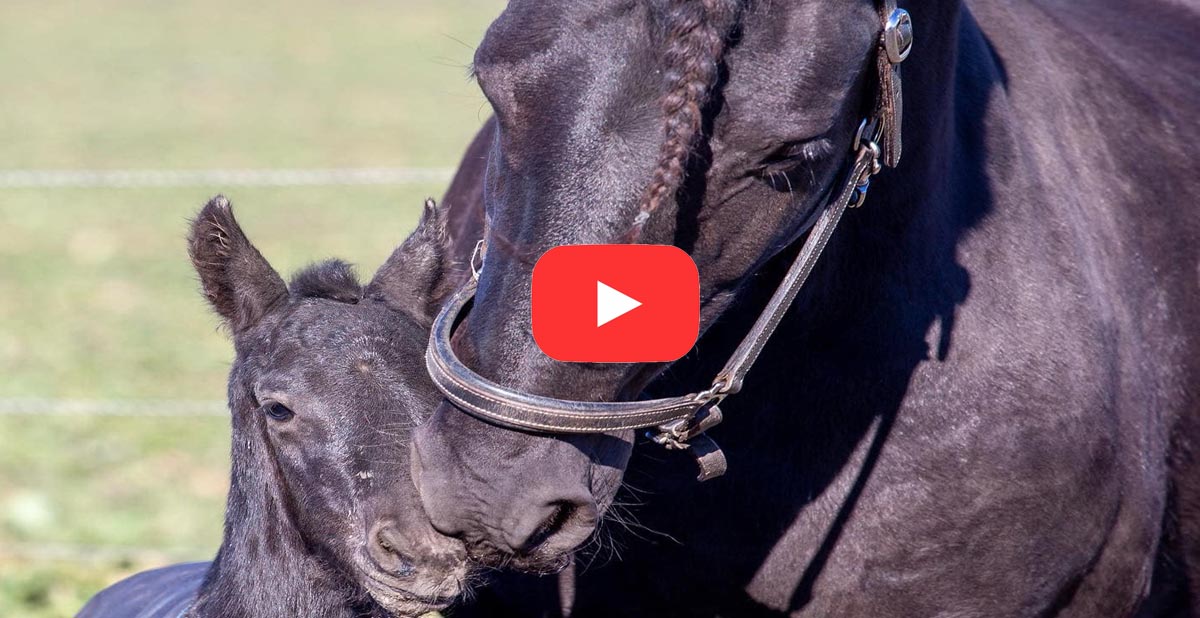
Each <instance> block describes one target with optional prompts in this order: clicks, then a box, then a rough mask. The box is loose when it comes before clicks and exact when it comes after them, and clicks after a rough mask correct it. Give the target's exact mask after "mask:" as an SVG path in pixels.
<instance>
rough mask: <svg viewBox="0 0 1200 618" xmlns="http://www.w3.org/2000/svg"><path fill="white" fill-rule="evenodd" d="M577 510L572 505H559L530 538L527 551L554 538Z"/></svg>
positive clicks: (526, 547)
mask: <svg viewBox="0 0 1200 618" xmlns="http://www.w3.org/2000/svg"><path fill="white" fill-rule="evenodd" d="M574 510H575V505H574V504H570V503H559V504H557V505H555V506H554V511H553V512H551V513H550V516H549V517H547V518H546V519H545V520H544V521H543V522H542V525H541V526H538V528H537V529H536V530H534V531H533V534H531V535H530V536H529V540H528V541H526V542H525V547H524V548H523V549H525V550H527V551H528V550H533V549H535V548H536V547H537V546H538V545H541V544H542V543H543V542H545V540H546V539H548V538H550V537H551V536H553V535H554V534H555V533H556V532H558V531H559V530H561V529H562V527H563V524H565V523H567V521H569V520H570V518H571V513H572V512H573V511H574Z"/></svg>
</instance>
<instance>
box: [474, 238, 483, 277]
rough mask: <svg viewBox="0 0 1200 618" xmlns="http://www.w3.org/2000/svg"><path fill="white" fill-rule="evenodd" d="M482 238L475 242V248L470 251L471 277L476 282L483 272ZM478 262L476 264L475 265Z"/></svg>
mask: <svg viewBox="0 0 1200 618" xmlns="http://www.w3.org/2000/svg"><path fill="white" fill-rule="evenodd" d="M483 246H484V245H483V239H482V238H481V239H479V242H477V243H475V250H474V251H472V252H471V278H472V279H474V280H475V281H476V282H478V281H479V275H480V274H482V273H483V255H484V251H483ZM476 264H478V266H476Z"/></svg>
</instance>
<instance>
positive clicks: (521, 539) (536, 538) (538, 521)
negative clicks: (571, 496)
mask: <svg viewBox="0 0 1200 618" xmlns="http://www.w3.org/2000/svg"><path fill="white" fill-rule="evenodd" d="M595 525H596V507H595V506H594V505H593V504H592V503H591V502H590V501H589V502H586V503H581V502H575V501H570V500H558V501H554V502H550V503H548V504H545V505H543V506H542V508H539V509H536V510H532V511H531V512H530V513H529V514H528V516H527V517H522V518H520V520H519V521H518V524H517V526H516V528H515V529H514V530H513V531H512V536H511V537H510V538H509V541H510V546H511V547H512V549H513V550H514V551H515V552H516V553H518V554H525V555H529V554H531V553H533V552H539V553H542V554H547V555H554V554H561V553H565V552H570V551H571V550H573V549H575V548H576V547H577V546H579V545H580V544H581V543H583V542H584V541H585V540H587V538H588V536H590V535H591V533H592V530H593V529H594V528H595Z"/></svg>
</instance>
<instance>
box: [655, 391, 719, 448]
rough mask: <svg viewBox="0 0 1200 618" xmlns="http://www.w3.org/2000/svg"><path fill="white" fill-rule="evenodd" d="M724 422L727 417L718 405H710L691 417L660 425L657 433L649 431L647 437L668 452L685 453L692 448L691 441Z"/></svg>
mask: <svg viewBox="0 0 1200 618" xmlns="http://www.w3.org/2000/svg"><path fill="white" fill-rule="evenodd" d="M723 420H725V415H724V414H722V413H721V408H720V407H718V406H717V405H716V403H710V404H707V405H704V406H702V407H701V408H700V409H699V410H696V413H695V414H694V415H693V416H691V417H688V418H681V419H679V420H677V421H671V422H670V423H667V424H665V425H659V426H658V427H657V429H656V431H657V433H656V432H655V431H649V432H647V433H646V437H648V438H650V439H651V440H653V441H654V443H655V444H658V445H660V446H662V447H664V448H666V449H667V450H672V451H683V450H687V449H688V448H689V447H690V446H691V445H690V444H688V442H689V441H690V440H693V439H694V438H696V436H699V435H700V434H703V433H704V432H706V431H708V430H709V429H712V428H713V427H716V426H717V425H720V424H721V421H723Z"/></svg>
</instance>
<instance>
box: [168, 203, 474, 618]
mask: <svg viewBox="0 0 1200 618" xmlns="http://www.w3.org/2000/svg"><path fill="white" fill-rule="evenodd" d="M439 216H440V215H439V214H437V213H434V212H433V211H432V210H431V209H427V211H426V215H425V217H424V219H423V220H422V222H421V226H420V227H419V228H418V230H417V231H416V232H415V233H414V234H413V235H412V236H411V237H410V238H409V239H408V241H406V242H405V244H404V245H403V246H401V247H400V248H399V249H398V250H397V251H396V253H395V254H394V255H393V256H392V258H391V259H389V261H388V263H387V264H385V265H384V267H383V268H382V269H381V270H380V273H379V274H378V275H377V276H376V282H375V283H372V284H371V285H370V286H367V287H366V288H365V289H364V288H363V287H361V286H360V285H359V283H358V282H357V281H356V280H355V277H354V274H353V272H352V271H351V269H350V268H349V266H348V265H346V264H344V263H341V262H337V261H329V262H325V263H322V264H319V265H317V266H314V267H311V268H309V269H307V270H305V271H303V272H301V273H299V274H298V275H297V276H296V277H295V278H294V279H293V280H292V282H291V284H290V286H289V285H285V283H284V281H283V279H281V278H280V276H279V275H278V274H276V272H275V270H273V269H272V268H271V266H270V265H269V264H268V263H267V261H266V260H265V259H264V258H263V257H262V255H261V254H260V253H259V252H258V251H257V250H256V249H255V248H254V246H253V245H251V244H250V241H249V240H248V239H247V238H246V236H245V235H244V234H243V232H242V230H241V228H240V227H239V226H238V223H237V221H235V220H234V217H233V212H232V211H231V209H230V205H229V202H228V201H227V200H225V199H224V198H221V197H218V198H216V199H214V200H212V201H211V202H209V204H208V205H207V206H206V207H205V208H204V209H203V210H202V211H201V212H200V214H199V216H198V217H197V218H196V219H195V221H194V223H193V225H192V230H191V235H190V238H189V249H190V253H191V257H192V262H193V264H194V265H195V268H196V270H197V272H198V273H199V275H200V281H201V284H202V287H203V292H204V295H205V297H206V298H207V299H208V301H209V302H210V303H211V304H212V306H213V308H214V309H216V311H217V312H218V313H219V314H220V315H221V317H222V318H223V319H224V321H225V324H226V325H227V327H228V328H229V330H230V331H231V333H232V336H233V340H234V345H235V348H236V359H235V360H234V363H233V368H232V371H231V373H230V377H229V405H230V411H231V413H232V415H233V431H234V433H233V456H234V465H233V473H234V477H233V480H232V489H231V492H230V506H229V512H228V514H227V531H226V535H227V539H228V538H229V535H231V534H232V535H235V536H236V535H239V534H251V532H250V531H251V530H254V529H258V530H260V532H259V533H258V534H259V535H260V536H263V537H264V538H265V540H264V539H258V540H256V541H253V542H252V543H253V545H254V547H255V548H256V549H255V550H254V551H257V552H281V551H286V550H285V549H282V548H285V547H292V548H300V549H299V550H296V549H293V550H291V551H300V552H302V553H303V554H304V555H305V556H307V557H310V558H314V559H315V560H316V562H318V563H320V564H325V565H328V566H329V567H331V570H332V571H333V572H336V573H341V574H343V575H344V576H345V577H346V578H347V579H348V580H349V582H350V584H351V585H352V586H353V585H354V584H357V585H358V589H359V590H360V591H361V592H364V593H365V594H364V595H362V596H363V598H368V595H369V598H370V599H373V601H374V602H375V603H377V604H378V605H379V606H382V607H384V608H386V609H387V610H389V611H390V612H392V613H395V614H398V615H417V614H419V613H423V612H424V611H427V610H428V609H431V608H440V607H442V606H444V605H446V604H448V602H449V600H450V599H451V598H453V597H454V596H455V595H457V594H458V593H460V592H461V591H462V586H463V580H464V578H465V576H466V566H465V565H466V555H465V551H464V550H463V547H462V544H461V543H460V542H459V541H456V540H454V539H450V538H447V537H444V536H442V535H440V534H438V533H437V532H436V531H435V530H434V529H433V528H432V527H431V526H430V524H429V521H428V518H427V517H426V515H425V513H424V511H423V509H422V507H421V503H420V500H419V499H418V497H417V494H416V491H415V487H414V485H413V482H412V478H411V476H410V467H409V458H408V452H409V451H408V448H407V446H406V442H407V441H408V438H409V434H410V432H411V431H412V429H413V427H414V426H415V425H416V424H417V423H418V422H419V421H420V420H422V419H423V417H424V416H426V415H428V413H429V412H428V411H429V410H430V409H432V407H433V406H434V405H436V399H435V398H434V396H433V393H434V390H433V386H432V385H431V384H429V379H428V377H427V375H426V373H425V370H424V367H423V365H422V364H421V362H420V358H421V350H422V349H423V347H424V344H425V341H426V339H427V337H428V326H427V325H428V319H429V318H428V311H429V310H430V309H431V307H427V306H425V304H426V303H428V302H432V299H434V298H436V296H437V292H436V289H435V288H436V287H437V284H436V281H437V276H438V275H437V272H438V271H439V269H441V265H440V264H439V263H438V262H439V261H440V260H441V257H442V256H441V255H440V249H439V244H440V243H441V238H440V233H441V230H440V224H439V222H438V220H437V219H438V217H439ZM385 283H386V284H387V285H386V286H385V285H384V284H385ZM385 287H386V288H387V289H386V290H384V289H383V288H385ZM261 530H269V531H272V532H268V533H267V534H265V535H263V534H262V533H261ZM279 576H280V577H289V576H295V574H289V573H280V574H279ZM261 585H270V582H263V583H262V584H261ZM353 597H354V595H348V598H353ZM368 602H369V601H368Z"/></svg>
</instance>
